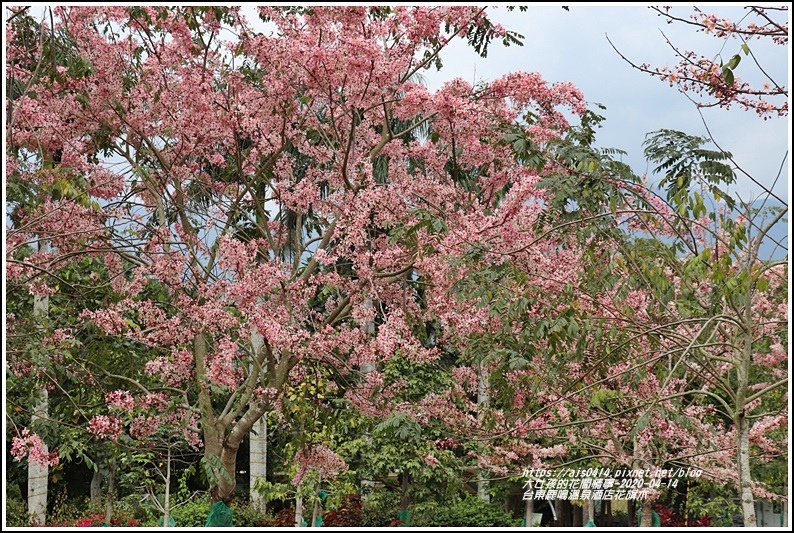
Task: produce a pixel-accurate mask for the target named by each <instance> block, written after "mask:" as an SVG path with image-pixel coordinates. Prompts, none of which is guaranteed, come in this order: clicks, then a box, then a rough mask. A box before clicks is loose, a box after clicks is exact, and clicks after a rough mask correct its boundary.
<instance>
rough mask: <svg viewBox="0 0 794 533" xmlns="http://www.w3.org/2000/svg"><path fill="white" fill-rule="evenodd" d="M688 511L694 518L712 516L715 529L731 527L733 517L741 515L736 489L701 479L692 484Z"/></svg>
mask: <svg viewBox="0 0 794 533" xmlns="http://www.w3.org/2000/svg"><path fill="white" fill-rule="evenodd" d="M686 505H687V511H688V513H689V515H690V516H692V517H698V518H699V517H703V516H710V517H711V518H712V519H713V525H714V526H715V527H731V526H732V525H733V516H734V515H735V514H740V513H741V507H740V506H739V504H738V503H736V489H735V488H734V487H733V486H730V485H728V486H726V485H721V484H717V483H713V482H710V481H708V480H705V479H699V480H698V481H697V482H696V483H691V484H690V486H689V490H688V493H687V500H686Z"/></svg>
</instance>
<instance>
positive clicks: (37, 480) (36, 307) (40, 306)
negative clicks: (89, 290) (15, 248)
mask: <svg viewBox="0 0 794 533" xmlns="http://www.w3.org/2000/svg"><path fill="white" fill-rule="evenodd" d="M38 248H39V251H40V252H42V253H47V252H48V251H49V249H50V246H49V243H48V242H47V241H39V243H38ZM49 311H50V299H49V297H48V296H43V297H42V296H34V297H33V316H34V317H35V318H36V319H43V320H46V318H47V315H48V314H49ZM33 394H34V395H35V396H34V397H36V398H37V400H38V401H37V402H36V406H35V407H34V410H33V415H32V416H31V417H30V425H31V427H35V425H36V424H35V422H36V421H38V420H46V419H47V416H48V411H49V396H48V394H47V389H41V390H37V391H35V392H34V393H33ZM43 451H44V452H45V453H48V452H49V450H48V448H47V445H46V444H44V446H43ZM48 478H49V468H48V467H47V465H40V464H38V463H37V462H35V461H28V514H29V515H30V519H31V521H32V522H34V523H36V524H37V525H40V526H43V525H44V524H46V521H47V492H48V486H47V482H48Z"/></svg>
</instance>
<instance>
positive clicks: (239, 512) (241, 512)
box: [232, 502, 267, 527]
mask: <svg viewBox="0 0 794 533" xmlns="http://www.w3.org/2000/svg"><path fill="white" fill-rule="evenodd" d="M266 519H267V516H266V514H265V513H263V512H262V511H261V509H259V508H258V507H257V506H256V505H253V504H251V503H250V502H240V503H233V504H232V521H233V522H234V526H235V527H257V526H259V525H260V524H261V523H262V522H264V521H265V520H266Z"/></svg>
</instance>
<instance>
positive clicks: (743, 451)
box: [737, 414, 758, 527]
mask: <svg viewBox="0 0 794 533" xmlns="http://www.w3.org/2000/svg"><path fill="white" fill-rule="evenodd" d="M737 429H738V433H739V435H738V439H739V443H738V447H739V497H740V498H741V500H742V515H743V517H744V527H757V525H758V524H757V522H756V516H755V499H754V497H753V485H752V477H751V474H750V423H749V422H748V421H747V418H746V417H745V416H744V415H743V414H742V415H739V423H738V428H737Z"/></svg>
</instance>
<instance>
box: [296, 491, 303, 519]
mask: <svg viewBox="0 0 794 533" xmlns="http://www.w3.org/2000/svg"><path fill="white" fill-rule="evenodd" d="M300 490H301V488H300V486H298V491H300ZM301 522H303V496H298V497H297V498H295V527H301Z"/></svg>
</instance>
